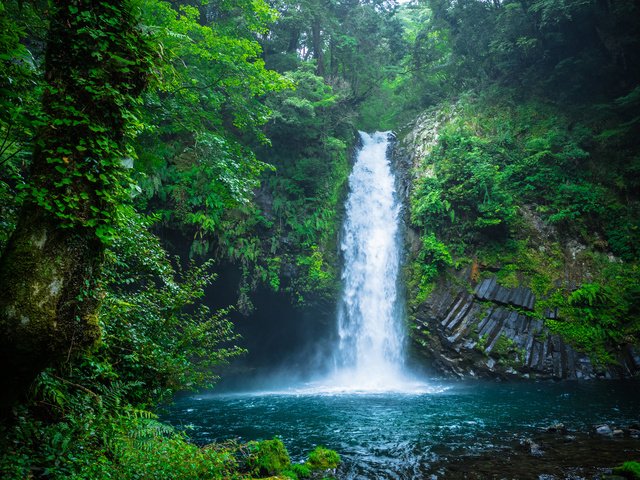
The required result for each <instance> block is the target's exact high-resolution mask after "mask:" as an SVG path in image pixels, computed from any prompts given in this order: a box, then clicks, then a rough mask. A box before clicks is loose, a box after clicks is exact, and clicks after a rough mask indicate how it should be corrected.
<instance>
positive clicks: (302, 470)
mask: <svg viewBox="0 0 640 480" xmlns="http://www.w3.org/2000/svg"><path fill="white" fill-rule="evenodd" d="M282 475H283V476H285V477H287V478H291V479H293V480H298V479H300V478H309V477H311V468H310V467H309V466H308V465H306V464H304V463H302V464H300V463H296V464H292V465H291V466H290V467H289V468H288V469H286V470H284V471H283V472H282Z"/></svg>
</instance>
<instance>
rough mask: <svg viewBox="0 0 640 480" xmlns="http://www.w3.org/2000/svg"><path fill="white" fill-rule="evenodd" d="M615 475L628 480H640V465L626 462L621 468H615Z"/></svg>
mask: <svg viewBox="0 0 640 480" xmlns="http://www.w3.org/2000/svg"><path fill="white" fill-rule="evenodd" d="M613 473H614V475H619V476H620V477H623V478H626V479H628V480H640V463H639V462H624V463H623V464H622V465H620V466H619V467H616V468H614V469H613Z"/></svg>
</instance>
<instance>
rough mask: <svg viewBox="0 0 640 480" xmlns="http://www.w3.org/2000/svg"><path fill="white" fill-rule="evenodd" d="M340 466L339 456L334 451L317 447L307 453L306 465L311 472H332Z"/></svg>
mask: <svg viewBox="0 0 640 480" xmlns="http://www.w3.org/2000/svg"><path fill="white" fill-rule="evenodd" d="M339 464H340V455H338V453H337V452H335V451H334V450H329V449H328V448H324V447H321V446H318V447H316V448H314V449H313V451H311V453H309V459H308V460H307V465H308V466H309V467H310V468H311V470H314V471H318V470H322V471H326V470H333V469H335V468H337V467H338V465H339Z"/></svg>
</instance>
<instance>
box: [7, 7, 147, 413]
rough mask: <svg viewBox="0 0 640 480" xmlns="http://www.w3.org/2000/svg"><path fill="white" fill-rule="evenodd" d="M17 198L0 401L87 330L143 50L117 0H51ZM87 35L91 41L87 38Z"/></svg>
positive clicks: (119, 197)
mask: <svg viewBox="0 0 640 480" xmlns="http://www.w3.org/2000/svg"><path fill="white" fill-rule="evenodd" d="M53 5H54V7H53V8H54V10H53V15H52V18H51V24H50V25H51V26H50V30H49V35H48V43H47V52H46V59H45V79H46V81H47V85H48V87H47V88H46V89H45V93H44V95H43V111H44V118H43V124H44V125H43V126H42V127H41V128H40V130H39V132H38V133H37V137H36V140H35V149H34V154H33V159H32V171H31V178H30V181H29V186H28V187H29V188H28V189H27V192H28V195H27V198H26V200H25V204H24V207H23V209H22V212H21V215H20V218H19V220H18V226H17V228H16V230H15V232H14V233H13V235H12V237H11V239H10V240H9V244H8V246H7V248H6V250H5V251H4V252H3V256H2V259H0V285H2V288H1V290H0V385H2V387H1V388H0V391H1V392H2V393H0V407H1V408H3V409H5V411H6V408H7V407H9V406H10V405H12V404H13V403H14V402H15V401H16V400H18V399H19V398H20V397H21V396H22V395H24V393H25V392H26V391H27V390H28V388H29V385H30V384H31V383H32V381H33V379H34V378H35V377H36V375H37V374H38V373H39V372H40V371H41V370H42V369H43V368H45V367H46V366H48V365H50V364H52V363H54V362H58V361H61V360H66V359H69V358H70V356H71V355H73V354H74V353H76V352H78V351H81V350H82V349H85V348H87V347H88V346H91V345H92V344H94V343H95V341H96V340H97V339H98V338H99V335H100V329H99V326H98V320H97V313H98V307H99V303H100V301H99V298H100V293H99V288H98V287H99V285H98V282H99V273H100V267H101V264H102V257H103V253H104V249H105V244H104V240H106V239H107V236H108V233H105V232H110V231H113V225H114V223H113V222H114V217H115V213H114V211H115V207H116V205H117V204H118V202H121V201H123V198H124V196H125V195H126V187H125V184H126V181H127V174H126V171H125V170H124V167H123V166H122V163H123V162H122V159H123V157H124V156H125V155H126V154H125V152H126V142H125V138H126V134H127V128H128V124H129V122H130V121H131V118H132V113H133V111H134V104H135V102H136V97H137V96H138V95H139V94H140V93H141V92H142V90H143V89H144V87H145V86H146V83H147V77H148V73H147V72H148V70H149V58H150V49H149V45H148V44H147V43H146V41H145V40H143V39H142V37H141V35H140V33H139V32H138V30H137V22H136V21H135V18H134V17H133V16H132V14H131V12H130V5H129V3H128V2H127V1H126V0H111V1H104V0H103V1H101V2H94V1H91V0H57V1H56V2H53ZM97 39H99V41H98V40H97Z"/></svg>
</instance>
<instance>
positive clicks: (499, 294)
mask: <svg viewBox="0 0 640 480" xmlns="http://www.w3.org/2000/svg"><path fill="white" fill-rule="evenodd" d="M455 115H456V108H455V106H454V107H452V108H450V109H449V110H447V111H443V110H438V109H433V110H430V111H428V112H425V113H424V114H423V115H422V116H421V117H419V118H418V119H417V120H416V122H415V123H414V124H413V125H411V126H409V127H407V129H406V130H405V132H404V135H403V139H402V141H399V142H398V144H397V146H396V148H395V152H394V163H395V168H396V170H397V174H396V176H397V179H398V182H399V185H398V187H397V190H398V192H400V194H401V195H402V196H403V197H404V200H405V204H406V212H407V215H406V216H407V217H408V212H409V210H410V205H409V203H410V197H411V191H412V186H413V183H414V182H415V181H416V180H417V179H419V178H423V177H425V176H426V177H429V176H433V175H434V174H435V168H434V166H433V165H432V164H430V163H429V162H428V158H429V155H430V153H431V151H432V150H433V148H434V147H435V146H436V145H437V140H438V133H439V130H440V128H442V126H443V125H446V124H447V122H448V121H450V120H451V118H453V117H454V116H455ZM425 159H427V161H425ZM520 215H521V219H522V225H523V226H522V228H523V229H524V230H526V231H524V232H521V233H522V235H523V237H526V238H527V239H528V241H529V242H530V244H531V245H534V248H535V249H536V251H537V252H539V255H540V256H542V257H544V256H545V255H549V256H551V255H554V258H556V259H558V258H560V259H563V260H559V262H560V263H561V264H562V265H561V267H560V269H559V270H560V271H561V274H560V276H559V277H557V282H558V284H563V285H565V286H566V287H567V288H568V289H572V288H574V289H575V288H577V286H578V285H580V284H581V283H583V282H588V281H590V278H591V276H592V271H590V269H591V268H592V267H591V266H590V263H589V261H588V249H587V247H586V246H584V245H582V244H580V242H579V241H577V240H576V239H573V238H565V237H563V236H562V235H559V233H558V232H557V231H556V229H555V228H554V227H553V226H552V225H549V224H548V223H547V222H544V221H543V220H542V218H540V216H539V215H537V214H536V212H535V211H534V209H531V208H529V207H528V206H525V205H523V206H521V207H520ZM406 223H407V225H408V226H407V229H406V240H407V245H408V252H409V254H408V255H409V257H410V258H409V259H408V260H407V263H410V262H411V261H414V259H415V256H416V253H417V252H418V251H419V249H420V238H419V234H418V232H416V231H414V230H413V229H411V227H410V226H409V224H410V222H409V220H408V218H407V222H406ZM436 234H437V232H436ZM499 269H500V266H499V265H482V266H479V265H477V264H475V265H473V266H469V267H467V268H463V269H459V270H455V269H453V268H451V269H449V270H448V271H447V272H446V273H444V274H442V275H441V276H440V279H439V280H438V282H437V284H436V286H435V288H434V289H433V291H432V292H431V293H430V294H429V295H428V297H427V299H426V300H425V301H424V302H416V301H415V298H414V299H411V298H410V299H409V303H410V308H409V310H410V311H409V316H410V321H409V323H410V329H411V337H412V340H413V342H412V346H413V351H414V352H415V354H416V355H417V356H419V357H421V360H420V361H421V362H424V361H426V362H427V363H428V364H429V365H430V366H431V367H432V369H433V370H435V371H437V372H439V373H441V374H444V375H450V376H456V377H493V378H531V379H533V378H546V379H591V378H621V377H631V376H637V375H638V374H640V350H639V349H637V348H634V347H632V346H630V345H626V346H624V347H620V349H619V351H617V352H614V356H615V357H617V358H615V360H616V362H617V363H615V364H609V365H607V366H603V365H599V364H596V363H594V361H593V360H592V359H591V358H590V357H589V355H588V354H587V353H585V352H580V351H578V350H577V349H576V348H574V347H573V346H572V345H569V344H568V343H567V342H566V341H565V340H564V339H563V338H562V337H561V336H559V335H557V334H554V333H553V332H551V331H550V330H549V328H547V326H546V325H545V322H546V321H547V320H559V321H562V319H561V318H558V311H557V309H555V308H554V309H551V310H549V309H547V310H546V311H545V309H544V307H543V305H544V304H539V305H538V308H536V301H540V300H541V299H537V298H536V295H535V294H534V293H533V291H532V290H531V289H530V288H529V287H528V285H530V284H531V279H530V278H528V277H527V272H517V278H518V282H517V286H514V287H512V288H510V287H507V286H504V285H501V284H500V283H499V281H498V278H497V277H496V276H495V274H494V273H493V272H496V271H498V270H499ZM510 284H512V285H516V284H515V283H514V282H511V283H510ZM412 294H413V295H415V292H413V293H411V292H410V294H409V295H410V297H411V295H412Z"/></svg>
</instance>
